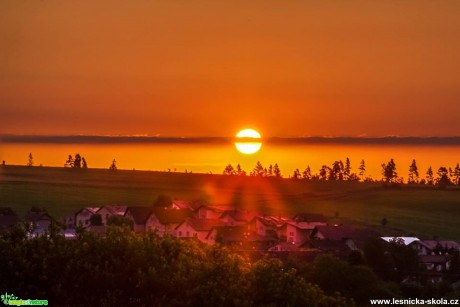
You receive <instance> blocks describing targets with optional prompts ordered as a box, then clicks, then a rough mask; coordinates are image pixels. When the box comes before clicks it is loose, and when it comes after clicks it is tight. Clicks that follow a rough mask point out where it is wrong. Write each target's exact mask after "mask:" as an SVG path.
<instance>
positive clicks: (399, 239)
mask: <svg viewBox="0 0 460 307" xmlns="http://www.w3.org/2000/svg"><path fill="white" fill-rule="evenodd" d="M381 239H382V240H383V241H386V242H388V243H398V244H402V245H406V246H407V245H410V244H412V243H413V242H415V241H420V239H419V238H416V237H381Z"/></svg>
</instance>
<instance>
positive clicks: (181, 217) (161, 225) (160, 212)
mask: <svg viewBox="0 0 460 307" xmlns="http://www.w3.org/2000/svg"><path fill="white" fill-rule="evenodd" d="M192 216H193V213H192V211H190V210H189V209H167V208H166V209H165V208H154V209H153V210H152V212H151V213H150V215H149V216H148V218H147V220H146V222H145V230H146V231H156V232H157V234H158V235H159V236H163V235H165V234H170V235H172V236H176V230H175V229H176V227H177V226H178V225H179V224H180V223H182V222H183V221H185V219H187V218H189V217H192Z"/></svg>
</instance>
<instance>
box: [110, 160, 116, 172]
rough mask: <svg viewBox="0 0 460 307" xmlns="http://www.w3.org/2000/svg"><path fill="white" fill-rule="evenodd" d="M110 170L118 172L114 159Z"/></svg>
mask: <svg viewBox="0 0 460 307" xmlns="http://www.w3.org/2000/svg"><path fill="white" fill-rule="evenodd" d="M109 169H111V170H116V169H117V161H116V160H115V159H113V161H112V164H110V166H109Z"/></svg>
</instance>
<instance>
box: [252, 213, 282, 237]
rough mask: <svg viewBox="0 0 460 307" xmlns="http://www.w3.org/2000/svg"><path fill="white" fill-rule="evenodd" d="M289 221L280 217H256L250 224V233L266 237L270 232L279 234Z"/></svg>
mask: <svg viewBox="0 0 460 307" xmlns="http://www.w3.org/2000/svg"><path fill="white" fill-rule="evenodd" d="M288 221H289V219H288V218H285V217H279V216H256V217H254V218H253V219H252V220H251V221H250V222H249V223H248V231H250V232H251V233H257V234H258V235H259V236H266V235H267V233H269V232H273V231H274V232H277V230H278V229H279V228H281V227H282V226H283V225H284V224H286V223H287V222H288ZM277 236H279V234H277Z"/></svg>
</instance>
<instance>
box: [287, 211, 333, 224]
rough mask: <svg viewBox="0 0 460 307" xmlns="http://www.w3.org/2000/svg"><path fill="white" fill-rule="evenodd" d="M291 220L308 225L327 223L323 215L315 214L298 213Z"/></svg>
mask: <svg viewBox="0 0 460 307" xmlns="http://www.w3.org/2000/svg"><path fill="white" fill-rule="evenodd" d="M292 220H293V221H295V222H308V223H314V222H320V223H326V222H327V219H326V217H325V216H324V215H322V214H316V213H299V214H296V215H294V217H293V218H292Z"/></svg>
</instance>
